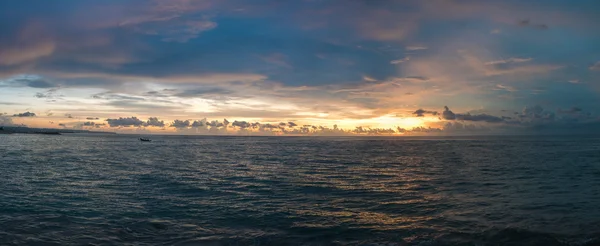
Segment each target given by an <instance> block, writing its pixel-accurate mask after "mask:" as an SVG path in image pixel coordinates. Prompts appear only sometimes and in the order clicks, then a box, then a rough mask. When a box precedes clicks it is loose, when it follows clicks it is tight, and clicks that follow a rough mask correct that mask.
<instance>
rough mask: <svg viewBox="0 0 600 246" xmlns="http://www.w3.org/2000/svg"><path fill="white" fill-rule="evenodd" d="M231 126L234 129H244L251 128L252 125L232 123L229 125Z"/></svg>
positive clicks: (241, 122)
mask: <svg viewBox="0 0 600 246" xmlns="http://www.w3.org/2000/svg"><path fill="white" fill-rule="evenodd" d="M231 125H232V126H234V127H239V128H241V129H246V128H249V127H251V126H252V124H250V123H248V122H246V121H237V120H235V121H233V123H231Z"/></svg>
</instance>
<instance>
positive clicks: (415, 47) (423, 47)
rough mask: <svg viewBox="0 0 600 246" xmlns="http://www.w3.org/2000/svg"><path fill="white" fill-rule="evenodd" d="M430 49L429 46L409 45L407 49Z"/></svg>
mask: <svg viewBox="0 0 600 246" xmlns="http://www.w3.org/2000/svg"><path fill="white" fill-rule="evenodd" d="M426 49H428V48H427V46H407V47H406V50H408V51H415V50H426Z"/></svg>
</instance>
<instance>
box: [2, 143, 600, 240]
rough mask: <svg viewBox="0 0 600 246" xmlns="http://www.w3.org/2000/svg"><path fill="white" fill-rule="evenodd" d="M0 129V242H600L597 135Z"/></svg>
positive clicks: (599, 145) (599, 158)
mask: <svg viewBox="0 0 600 246" xmlns="http://www.w3.org/2000/svg"><path fill="white" fill-rule="evenodd" d="M151 139H152V140H153V141H152V142H140V141H139V140H138V136H133V135H86V134H64V135H60V136H46V135H25V134H23V135H20V134H13V135H0V245H423V246H425V245H600V138H598V137H581V136H577V137H570V136H560V137H551V136H547V137H531V136H530V137H509V136H506V137H445V138H435V137H430V138H425V137H423V138H416V137H414V138H403V137H210V136H151Z"/></svg>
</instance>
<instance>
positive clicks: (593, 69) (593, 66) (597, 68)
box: [590, 61, 600, 71]
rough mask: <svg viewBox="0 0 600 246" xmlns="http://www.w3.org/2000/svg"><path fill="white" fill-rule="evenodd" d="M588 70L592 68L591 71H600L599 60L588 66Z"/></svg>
mask: <svg viewBox="0 0 600 246" xmlns="http://www.w3.org/2000/svg"><path fill="white" fill-rule="evenodd" d="M590 70H592V71H600V61H598V62H596V63H595V64H594V65H592V66H590Z"/></svg>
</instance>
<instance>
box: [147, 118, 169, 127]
mask: <svg viewBox="0 0 600 246" xmlns="http://www.w3.org/2000/svg"><path fill="white" fill-rule="evenodd" d="M145 126H156V127H165V122H164V121H162V120H160V121H159V120H158V118H157V117H150V118H148V121H146V124H145Z"/></svg>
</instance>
